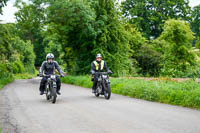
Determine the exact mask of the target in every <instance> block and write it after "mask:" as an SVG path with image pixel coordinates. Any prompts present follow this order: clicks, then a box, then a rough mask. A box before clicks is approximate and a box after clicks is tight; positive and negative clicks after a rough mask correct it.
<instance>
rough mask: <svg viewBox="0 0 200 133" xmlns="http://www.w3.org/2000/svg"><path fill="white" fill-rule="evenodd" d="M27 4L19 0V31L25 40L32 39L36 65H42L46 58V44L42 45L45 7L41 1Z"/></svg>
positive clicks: (17, 18)
mask: <svg viewBox="0 0 200 133" xmlns="http://www.w3.org/2000/svg"><path fill="white" fill-rule="evenodd" d="M36 2H37V1H36ZM36 2H35V3H32V4H29V5H28V4H26V3H24V2H21V1H17V3H16V7H17V8H18V9H19V10H18V12H17V13H15V16H16V20H17V23H16V27H17V33H18V35H19V36H20V38H22V39H23V40H30V41H31V43H32V44H33V45H34V52H35V53H36V61H35V63H36V64H35V65H36V66H39V65H41V63H42V61H43V60H44V59H45V55H44V46H43V45H42V42H43V36H42V31H43V30H44V29H45V27H44V26H45V20H46V18H45V8H44V7H43V6H42V4H41V3H36Z"/></svg>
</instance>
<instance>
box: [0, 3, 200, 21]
mask: <svg viewBox="0 0 200 133" xmlns="http://www.w3.org/2000/svg"><path fill="white" fill-rule="evenodd" d="M25 1H26V0H25ZM120 1H122V0H120ZM189 1H190V6H191V7H194V6H196V5H199V4H200V0H189ZM14 2H15V0H9V1H8V2H7V6H6V7H4V8H3V15H0V20H3V23H8V22H15V16H14V13H15V12H16V11H17V9H16V8H15V7H13V4H14Z"/></svg>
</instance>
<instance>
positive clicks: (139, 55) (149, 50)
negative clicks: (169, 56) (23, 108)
mask: <svg viewBox="0 0 200 133" xmlns="http://www.w3.org/2000/svg"><path fill="white" fill-rule="evenodd" d="M134 58H135V59H136V61H137V62H138V66H137V67H139V69H138V70H139V71H138V73H141V74H142V75H144V76H147V75H149V76H159V75H160V70H161V61H162V57H161V53H159V52H157V51H156V50H154V47H153V46H151V45H147V44H144V45H142V46H141V47H140V49H139V50H137V52H136V53H135V54H134ZM140 68H141V69H140Z"/></svg>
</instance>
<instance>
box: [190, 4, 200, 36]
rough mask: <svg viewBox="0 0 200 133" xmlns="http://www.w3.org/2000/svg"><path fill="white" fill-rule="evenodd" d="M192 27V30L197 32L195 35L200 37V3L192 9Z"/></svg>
mask: <svg viewBox="0 0 200 133" xmlns="http://www.w3.org/2000/svg"><path fill="white" fill-rule="evenodd" d="M191 27H192V31H193V32H194V33H195V36H197V37H198V36H199V37H200V5H198V6H195V7H194V8H193V9H192V22H191Z"/></svg>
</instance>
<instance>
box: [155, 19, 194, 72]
mask: <svg viewBox="0 0 200 133" xmlns="http://www.w3.org/2000/svg"><path fill="white" fill-rule="evenodd" d="M193 38H194V36H193V32H192V31H191V29H190V26H189V24H188V23H187V22H185V21H183V20H173V19H171V20H168V21H166V23H165V25H164V31H163V33H162V34H161V36H160V37H159V40H164V41H165V42H166V43H165V44H167V49H165V53H164V56H165V57H164V60H165V62H164V64H163V67H164V68H163V74H164V75H173V76H175V75H176V76H177V75H178V73H179V72H183V73H184V72H186V71H187V70H188V69H189V67H190V66H193V65H195V56H194V53H192V52H191V51H190V50H191V48H192V46H191V44H192V40H193ZM179 76H181V75H179Z"/></svg>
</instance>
